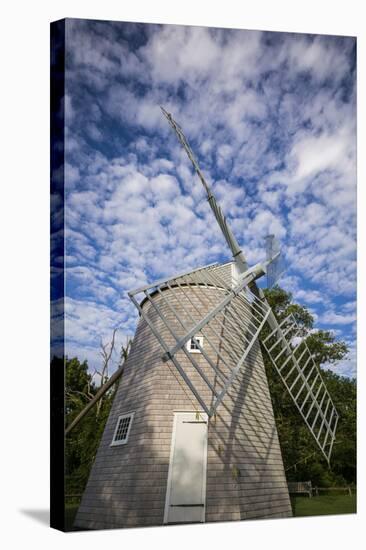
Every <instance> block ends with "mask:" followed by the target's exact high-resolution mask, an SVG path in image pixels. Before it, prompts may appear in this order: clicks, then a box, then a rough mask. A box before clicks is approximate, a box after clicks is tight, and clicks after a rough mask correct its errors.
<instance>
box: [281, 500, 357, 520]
mask: <svg viewBox="0 0 366 550" xmlns="http://www.w3.org/2000/svg"><path fill="white" fill-rule="evenodd" d="M291 504H292V512H293V514H294V516H295V517H302V516H322V515H330V514H355V513H356V495H351V496H350V495H334V494H333V495H321V496H318V497H312V498H309V497H305V496H291Z"/></svg>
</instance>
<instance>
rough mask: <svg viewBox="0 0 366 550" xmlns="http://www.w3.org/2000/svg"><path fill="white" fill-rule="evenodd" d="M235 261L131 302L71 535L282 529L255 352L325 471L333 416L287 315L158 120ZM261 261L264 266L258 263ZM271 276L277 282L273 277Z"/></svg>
mask: <svg viewBox="0 0 366 550" xmlns="http://www.w3.org/2000/svg"><path fill="white" fill-rule="evenodd" d="M163 113H164V115H165V116H166V118H167V119H168V121H169V123H170V124H171V126H172V128H173V129H174V131H175V133H176V134H177V136H178V138H179V140H180V142H181V144H182V146H183V147H184V149H185V151H186V152H187V154H188V157H189V158H190V160H191V162H192V164H193V166H194V168H195V171H196V173H197V174H198V176H199V178H200V180H201V182H202V184H203V186H204V188H205V190H206V193H207V196H208V202H209V204H210V207H211V209H212V211H213V213H214V215H215V218H216V220H217V222H218V224H219V226H220V228H221V230H222V233H223V235H224V237H225V239H226V242H227V244H228V247H229V249H230V251H231V253H232V256H233V260H232V261H231V262H228V263H226V264H223V265H219V264H212V265H208V266H204V267H201V268H198V269H195V270H193V271H189V272H187V273H181V274H178V275H175V276H174V277H172V278H170V279H168V280H161V281H157V282H155V283H154V284H152V285H149V286H146V287H143V288H139V289H136V290H134V291H131V292H129V296H130V298H131V300H132V301H133V303H134V304H135V305H136V307H137V309H138V311H139V313H140V320H139V323H138V327H137V330H136V334H135V338H134V341H133V344H132V347H131V351H130V355H129V357H128V360H127V362H126V364H125V370H124V375H123V377H122V379H121V381H120V384H119V387H118V390H117V393H116V396H115V399H114V402H113V406H112V409H111V413H110V416H109V419H108V421H107V424H106V427H105V430H104V434H103V437H102V440H101V443H100V447H99V450H98V453H97V456H96V458H95V462H94V465H93V468H92V471H91V474H90V478H89V481H88V484H87V487H86V490H85V492H84V495H83V498H82V502H81V505H80V507H79V511H78V514H77V517H76V521H75V525H76V526H78V527H84V528H89V529H98V528H99V529H100V528H111V527H127V526H142V525H162V524H167V523H184V522H204V521H227V520H241V519H249V518H266V517H271V518H275V517H289V516H291V515H292V514H291V505H290V500H289V495H288V489H287V483H286V477H285V473H284V468H283V462H282V456H281V449H280V445H279V441H278V435H277V429H276V425H275V420H274V416H273V409H272V403H271V398H270V389H269V387H268V381H267V377H266V373H265V368H264V363H263V357H262V353H261V348H260V345H259V338H261V334H262V329H263V327H264V325H268V326H269V328H267V331H266V336H265V338H262V343H263V346H264V348H265V349H266V352H267V353H268V354H269V357H270V359H271V361H272V363H273V366H274V368H275V369H276V371H277V373H278V375H279V376H280V378H281V380H282V382H283V383H284V385H285V387H286V389H287V391H288V392H289V394H290V396H291V398H292V399H293V401H294V403H295V405H296V407H297V408H298V410H299V413H300V414H301V415H302V417H303V419H304V421H305V422H306V424H307V426H308V428H309V430H310V432H311V433H312V435H313V436H314V438H315V440H316V442H317V444H318V446H319V448H320V451H321V452H322V453H323V455H324V456H325V458H326V460H327V461H329V459H330V456H331V452H332V446H333V443H334V439H335V432H336V427H337V421H338V414H337V411H336V409H335V407H334V404H333V402H332V399H331V397H330V395H329V393H328V391H327V388H326V387H325V385H324V382H323V380H322V377H321V373H320V370H319V368H318V367H317V366H316V364H315V362H314V360H313V358H312V356H311V353H310V351H309V349H308V347H307V345H306V343H305V341H303V340H302V339H301V338H299V335H301V330H300V327H299V326H298V325H297V323H296V320H295V319H294V318H293V317H292V316H291V315H290V316H289V317H287V318H286V319H284V320H283V321H282V322H281V323H278V321H277V319H276V317H275V316H274V314H273V312H272V310H271V308H270V306H269V305H268V303H267V301H266V299H265V297H264V294H263V292H262V291H261V290H260V289H259V288H258V287H257V285H256V283H255V281H256V279H258V278H259V277H261V276H262V275H264V274H265V273H266V271H267V268H268V266H272V268H271V269H272V275H273V274H274V273H276V268H275V263H276V261H277V260H278V256H279V253H278V252H276V251H274V253H273V241H272V242H271V243H270V244H269V245H268V248H267V250H272V252H271V253H270V254H269V255H268V254H267V260H266V261H265V262H264V263H263V264H257V265H255V266H254V267H249V266H248V265H247V262H246V259H245V256H244V254H243V252H242V251H241V249H240V247H239V245H238V243H237V241H236V239H235V237H234V235H233V233H232V232H231V230H230V228H229V226H228V224H227V222H226V219H225V217H224V215H223V213H222V211H221V209H220V207H219V206H218V204H217V202H216V200H215V197H214V196H213V194H212V192H211V190H210V188H209V187H208V185H207V183H206V181H205V179H204V176H203V174H202V172H201V170H200V168H199V166H198V164H197V161H196V159H195V158H194V155H193V153H192V150H191V148H190V146H189V145H188V142H187V140H186V138H185V137H184V135H183V132H182V130H181V128H180V127H179V126H178V125H177V123H176V122H175V121H174V120H173V118H172V117H171V115H170V114H168V113H167V112H166V111H165V110H164V109H163ZM268 256H269V257H268ZM277 271H278V270H277Z"/></svg>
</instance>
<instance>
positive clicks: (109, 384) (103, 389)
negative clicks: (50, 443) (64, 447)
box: [65, 364, 124, 435]
mask: <svg viewBox="0 0 366 550" xmlns="http://www.w3.org/2000/svg"><path fill="white" fill-rule="evenodd" d="M123 371H124V364H123V365H122V366H121V367H119V369H117V370H116V372H115V373H114V374H113V375H112V376H111V377H110V379H109V380H108V381H107V382H106V383H105V384H104V385H103V386H102V387H101V388H100V389H99V390H98V391H97V393H96V394H95V395H94V397H93V399H92V400H91V401H89V403H88V404H87V405H86V406H85V407H84V408H83V410H82V411H80V412H79V414H78V415H77V416H76V417H75V418H74V420H73V421H72V422H71V424H70V425H69V426H67V428H66V430H65V435H68V434H69V433H70V432H71V430H72V429H74V428H75V426H77V425H78V424H79V422H80V420H81V419H82V418H84V416H85V415H86V414H87V413H88V412H89V411H90V409H92V408H93V407H94V405H95V404H96V403H97V402H98V401H99V399H100V398H101V397H103V395H104V394H105V393H106V392H107V391H108V390H109V389H110V388H111V387H112V386H113V384H115V383H116V382H117V380H118V379H119V378H120V377H121V376H122V374H123Z"/></svg>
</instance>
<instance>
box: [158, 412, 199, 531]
mask: <svg viewBox="0 0 366 550" xmlns="http://www.w3.org/2000/svg"><path fill="white" fill-rule="evenodd" d="M207 426H208V424H207V414H205V413H196V412H184V413H183V412H182V413H175V415H174V426H173V434H172V445H171V452H170V464H169V474H168V486H167V494H166V502H165V515H164V523H184V522H196V521H201V522H202V521H205V501H206V464H207Z"/></svg>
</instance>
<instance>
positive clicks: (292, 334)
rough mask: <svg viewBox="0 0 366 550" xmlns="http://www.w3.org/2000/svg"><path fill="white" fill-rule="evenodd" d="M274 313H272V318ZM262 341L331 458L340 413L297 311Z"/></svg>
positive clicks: (325, 451) (322, 446)
mask: <svg viewBox="0 0 366 550" xmlns="http://www.w3.org/2000/svg"><path fill="white" fill-rule="evenodd" d="M272 317H274V316H271V318H272ZM262 343H263V345H264V347H265V349H266V351H267V353H268V355H269V357H270V359H271V361H272V363H273V365H274V367H275V369H276V371H277V373H278V374H279V376H280V378H281V380H282V382H283V384H284V385H285V387H286V388H287V390H288V393H289V394H290V396H291V398H292V400H293V402H294V403H295V405H296V407H297V409H298V410H299V412H300V414H301V416H302V417H303V419H304V421H305V422H306V424H307V426H308V428H309V430H310V432H311V434H312V435H313V437H314V438H315V441H316V443H317V444H318V446H319V448H320V450H321V451H322V453H323V455H324V456H325V458H326V459H327V461H328V462H329V460H330V456H331V453H332V449H333V444H334V441H335V434H336V429H337V423H338V418H339V417H338V413H337V410H336V408H335V406H334V404H333V401H332V398H331V396H330V394H329V392H328V390H327V388H326V385H325V383H324V380H323V378H322V375H321V372H320V369H319V367H318V366H317V365H316V363H315V361H314V359H313V357H312V355H311V353H310V350H309V348H308V346H307V344H306V341H305V339H303V338H302V336H301V328H300V327H299V325H298V323H297V322H296V320H295V318H294V316H293V315H289V316H288V317H286V318H285V319H284V320H283V321H281V323H277V326H276V328H274V330H272V332H271V333H270V334H269V335H268V336H267V337H266V338H265V339H264V340H262Z"/></svg>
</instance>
